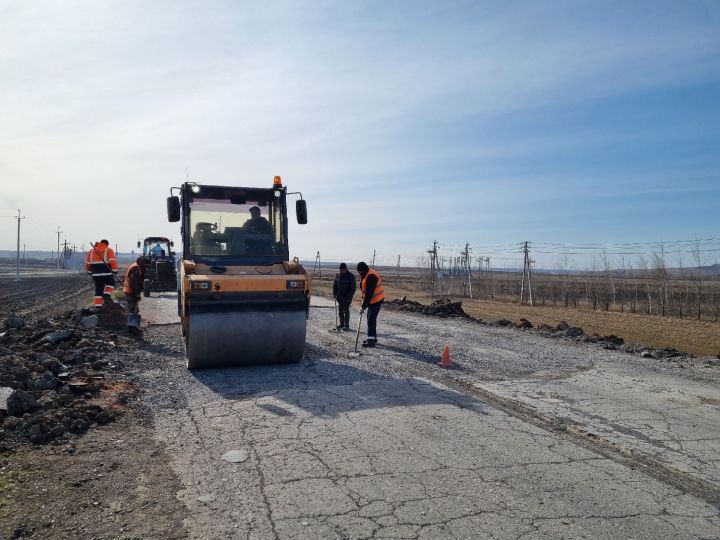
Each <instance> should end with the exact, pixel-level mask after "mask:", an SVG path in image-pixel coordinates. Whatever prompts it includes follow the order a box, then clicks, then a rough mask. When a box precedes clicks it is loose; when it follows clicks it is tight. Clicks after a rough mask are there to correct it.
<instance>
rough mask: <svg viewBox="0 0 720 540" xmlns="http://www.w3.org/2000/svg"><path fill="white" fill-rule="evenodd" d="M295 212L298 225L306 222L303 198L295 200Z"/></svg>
mask: <svg viewBox="0 0 720 540" xmlns="http://www.w3.org/2000/svg"><path fill="white" fill-rule="evenodd" d="M295 214H297V222H298V223H299V224H300V225H305V224H307V203H306V202H305V199H300V200H298V201H295Z"/></svg>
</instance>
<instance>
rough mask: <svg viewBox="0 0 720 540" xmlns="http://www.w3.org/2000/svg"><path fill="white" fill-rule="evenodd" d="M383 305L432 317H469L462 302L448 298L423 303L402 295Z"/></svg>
mask: <svg viewBox="0 0 720 540" xmlns="http://www.w3.org/2000/svg"><path fill="white" fill-rule="evenodd" d="M384 305H385V306H386V307H387V308H389V309H394V310H396V311H409V312H411V313H422V314H423V315H430V316H432V317H466V318H469V317H470V315H468V314H467V313H465V311H464V310H463V308H462V302H453V301H452V300H450V299H449V298H440V299H438V300H435V301H434V302H433V303H432V304H430V305H423V304H421V303H420V302H413V301H412V300H408V299H407V297H406V296H403V297H402V298H400V299H399V300H390V301H389V302H386V303H385V304H384Z"/></svg>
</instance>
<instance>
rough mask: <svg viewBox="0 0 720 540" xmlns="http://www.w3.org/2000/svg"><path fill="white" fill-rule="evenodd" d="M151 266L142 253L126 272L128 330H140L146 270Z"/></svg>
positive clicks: (125, 288) (124, 289)
mask: <svg viewBox="0 0 720 540" xmlns="http://www.w3.org/2000/svg"><path fill="white" fill-rule="evenodd" d="M149 266H150V259H149V258H148V257H145V256H144V255H141V256H140V257H138V258H137V259H136V260H135V262H134V263H132V264H131V265H130V266H129V267H128V269H127V272H125V282H124V283H123V291H124V292H125V299H126V300H127V303H128V322H127V329H128V332H139V331H140V309H139V306H138V303H139V302H140V299H141V297H140V294H141V293H142V290H143V281H144V280H145V271H146V270H147V269H148V267H149Z"/></svg>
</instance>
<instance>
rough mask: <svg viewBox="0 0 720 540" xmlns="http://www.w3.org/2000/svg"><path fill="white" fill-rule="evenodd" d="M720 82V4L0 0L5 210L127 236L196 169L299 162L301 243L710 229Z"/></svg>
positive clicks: (35, 226) (718, 193)
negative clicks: (305, 211)
mask: <svg viewBox="0 0 720 540" xmlns="http://www.w3.org/2000/svg"><path fill="white" fill-rule="evenodd" d="M718 96H720V3H719V2H717V1H715V0H707V1H701V0H699V1H691V0H688V1H683V2H677V1H673V2H663V1H648V2H602V3H598V2H481V1H468V2H445V1H443V2H399V1H394V2H354V3H350V2H340V1H335V2H329V1H328V2H320V1H314V2H300V1H296V2H169V1H168V2H162V1H154V2H140V1H138V2H133V1H123V2H120V1H117V2H63V1H54V2H21V1H17V2H2V1H0V184H1V185H2V189H1V191H0V215H10V214H12V213H14V212H15V211H16V210H17V208H22V209H23V212H24V214H25V215H26V216H27V219H26V220H25V222H24V223H23V226H24V236H23V242H24V243H25V244H26V245H27V247H28V249H31V248H32V249H51V248H52V247H53V246H54V245H55V238H56V237H55V229H56V227H57V226H58V225H59V226H60V227H61V228H62V230H63V231H64V233H63V235H62V237H63V238H65V237H67V239H68V240H69V241H71V242H73V243H77V244H86V243H87V242H88V241H89V240H92V239H95V240H97V239H99V238H100V237H107V238H109V239H110V240H111V241H112V242H113V243H115V242H117V244H118V246H119V247H120V249H121V250H127V249H130V248H131V247H132V246H133V244H134V242H135V240H136V239H137V238H138V237H143V236H146V235H155V234H165V235H170V236H175V237H177V228H176V227H175V226H174V225H170V224H168V223H167V222H166V221H165V217H164V199H165V197H166V196H167V194H168V191H169V188H170V186H173V185H178V184H179V183H180V182H182V181H183V180H184V178H185V170H186V168H187V169H188V170H189V173H190V177H191V179H193V180H197V181H199V182H205V183H212V184H229V185H257V186H261V185H264V184H267V183H269V182H270V181H271V179H272V177H273V176H274V175H275V174H280V175H282V176H283V178H284V179H285V181H286V183H287V185H288V186H289V187H290V188H292V190H300V191H302V192H303V194H304V195H305V198H306V199H307V200H308V207H309V213H310V224H308V225H307V226H305V227H300V226H297V225H294V226H292V228H291V253H292V254H293V255H299V256H301V257H303V258H312V257H314V254H315V252H317V251H320V252H321V254H322V257H323V258H324V259H340V258H342V259H346V260H348V261H354V260H358V259H368V258H369V257H370V256H371V255H372V251H373V249H376V250H377V252H378V260H379V261H383V262H390V261H395V259H396V257H397V255H398V254H401V255H403V256H404V257H405V259H404V260H405V262H406V263H407V264H411V263H414V257H415V256H416V254H418V253H420V252H422V251H424V250H425V249H427V248H428V247H429V246H430V245H431V243H432V241H433V240H438V241H439V242H440V245H441V249H442V250H443V251H444V252H446V254H448V255H449V254H454V253H455V252H456V251H457V247H458V246H462V245H464V243H465V242H469V243H470V245H471V246H472V247H473V253H474V254H475V255H490V256H492V257H496V258H497V266H501V265H502V263H501V260H502V259H503V258H505V259H508V260H510V259H513V258H515V257H516V256H515V255H514V254H508V253H504V252H506V251H508V248H506V247H503V248H502V249H500V248H496V247H492V246H497V245H502V246H506V245H511V246H514V245H516V244H518V243H519V242H521V241H523V240H531V241H534V242H536V243H538V244H539V243H541V242H556V243H563V242H567V243H593V244H598V245H601V244H606V243H607V244H613V243H621V242H650V241H660V240H682V239H691V238H695V237H702V238H715V237H719V236H720V231H719V230H718V229H720V227H719V224H720V219H719V218H718V208H719V207H720V204H719V203H720V99H718ZM0 223H3V225H2V228H1V229H0V249H12V248H13V247H14V243H15V237H14V235H15V228H14V227H15V222H14V221H13V220H11V219H9V218H2V221H0ZM711 247H713V246H711ZM716 253H717V252H716ZM712 256H713V257H714V255H712ZM536 259H538V264H539V265H542V266H551V265H552V264H553V263H554V260H555V259H556V255H554V254H538V256H537V257H536ZM711 262H714V261H711ZM578 264H580V265H582V264H584V263H582V262H579V263H578Z"/></svg>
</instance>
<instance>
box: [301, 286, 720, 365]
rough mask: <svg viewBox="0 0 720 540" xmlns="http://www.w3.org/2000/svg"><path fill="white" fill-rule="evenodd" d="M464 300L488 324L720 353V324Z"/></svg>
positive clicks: (395, 294) (395, 290) (414, 296)
mask: <svg viewBox="0 0 720 540" xmlns="http://www.w3.org/2000/svg"><path fill="white" fill-rule="evenodd" d="M313 288H314V289H315V290H316V291H317V292H318V293H319V294H325V295H330V294H332V282H331V281H328V280H325V279H322V280H319V279H316V280H314V281H313ZM385 291H386V296H387V298H389V299H393V298H400V297H401V296H403V295H407V296H408V299H411V300H415V301H417V302H422V303H424V304H426V303H429V302H430V301H431V298H430V295H429V294H427V293H424V292H418V291H409V290H407V289H405V288H403V287H401V286H397V285H395V284H393V283H392V281H391V280H388V281H387V282H386V283H385ZM356 297H359V295H356ZM461 300H462V303H463V309H465V311H466V312H467V313H468V314H470V315H472V316H473V317H477V318H480V319H484V320H488V321H496V320H499V319H508V320H510V321H513V322H519V321H520V319H521V318H525V319H527V320H529V321H530V322H532V323H533V324H534V325H535V326H537V325H539V324H550V325H556V324H558V323H559V322H560V321H566V322H567V323H569V324H571V325H573V326H579V327H581V328H582V329H583V330H584V331H585V333H587V334H600V335H608V334H615V335H617V336H620V337H622V338H623V339H624V340H625V341H627V342H632V343H644V344H646V345H648V346H651V347H656V348H663V347H672V348H673V349H677V350H679V351H684V352H690V353H692V354H695V355H697V356H715V355H717V354H718V353H720V324H719V323H714V322H708V321H697V320H691V319H678V318H672V317H665V318H661V317H656V316H648V315H641V314H634V313H617V312H606V311H591V310H586V309H572V308H564V307H554V306H535V307H530V306H525V305H522V306H521V305H518V304H514V303H510V302H498V301H493V300H469V299H467V298H463V299H461Z"/></svg>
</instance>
